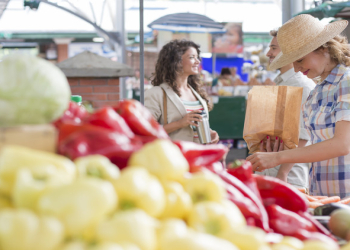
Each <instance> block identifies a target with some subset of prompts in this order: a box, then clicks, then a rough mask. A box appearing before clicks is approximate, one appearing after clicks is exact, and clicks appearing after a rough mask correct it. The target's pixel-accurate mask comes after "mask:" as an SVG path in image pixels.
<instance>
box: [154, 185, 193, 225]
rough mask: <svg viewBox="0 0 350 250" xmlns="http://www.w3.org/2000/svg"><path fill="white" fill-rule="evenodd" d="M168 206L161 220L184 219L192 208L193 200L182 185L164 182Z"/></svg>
mask: <svg viewBox="0 0 350 250" xmlns="http://www.w3.org/2000/svg"><path fill="white" fill-rule="evenodd" d="M162 185H163V188H164V191H165V197H166V205H165V209H164V211H163V213H162V214H161V216H160V218H179V219H184V218H185V216H186V215H187V214H188V213H189V211H190V210H191V208H192V200H191V197H190V195H189V194H188V193H186V192H185V190H184V189H183V187H182V185H181V184H180V183H178V182H175V181H165V182H162Z"/></svg>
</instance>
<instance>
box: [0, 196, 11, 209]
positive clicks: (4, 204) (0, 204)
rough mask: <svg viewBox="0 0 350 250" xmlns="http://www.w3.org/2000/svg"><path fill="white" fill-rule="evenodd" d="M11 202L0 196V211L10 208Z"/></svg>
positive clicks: (7, 198)
mask: <svg viewBox="0 0 350 250" xmlns="http://www.w3.org/2000/svg"><path fill="white" fill-rule="evenodd" d="M12 207H13V205H12V202H11V199H10V197H7V196H3V195H0V211H1V210H2V209H5V208H12Z"/></svg>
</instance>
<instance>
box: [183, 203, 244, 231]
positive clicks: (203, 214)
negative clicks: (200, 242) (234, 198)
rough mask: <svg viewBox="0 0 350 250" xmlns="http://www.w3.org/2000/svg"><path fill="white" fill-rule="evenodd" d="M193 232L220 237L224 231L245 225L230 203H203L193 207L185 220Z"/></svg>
mask: <svg viewBox="0 0 350 250" xmlns="http://www.w3.org/2000/svg"><path fill="white" fill-rule="evenodd" d="M187 222H188V225H189V226H190V227H191V228H193V229H194V230H196V231H198V232H202V233H208V234H212V235H215V236H218V237H220V235H221V234H225V232H226V231H230V230H231V229H239V228H242V227H245V226H246V225H247V223H246V220H245V218H244V216H243V214H242V213H241V211H240V210H239V209H238V208H237V206H236V205H234V204H233V203H232V202H229V201H224V202H222V203H218V202H213V201H205V202H200V203H197V204H196V205H194V207H193V209H192V210H191V212H190V213H189V215H188V218H187Z"/></svg>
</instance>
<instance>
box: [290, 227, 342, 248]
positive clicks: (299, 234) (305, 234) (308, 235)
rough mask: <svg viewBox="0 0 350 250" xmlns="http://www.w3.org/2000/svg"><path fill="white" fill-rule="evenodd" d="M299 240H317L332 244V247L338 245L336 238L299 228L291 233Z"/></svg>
mask: <svg viewBox="0 0 350 250" xmlns="http://www.w3.org/2000/svg"><path fill="white" fill-rule="evenodd" d="M291 236H293V237H295V238H297V239H299V240H302V241H304V240H319V241H323V242H325V243H327V245H334V248H332V249H336V248H337V247H338V243H336V242H337V239H336V238H335V237H334V236H333V235H330V236H327V235H324V234H322V233H319V232H309V231H307V230H305V229H299V230H297V231H296V232H295V233H294V234H293V235H291Z"/></svg>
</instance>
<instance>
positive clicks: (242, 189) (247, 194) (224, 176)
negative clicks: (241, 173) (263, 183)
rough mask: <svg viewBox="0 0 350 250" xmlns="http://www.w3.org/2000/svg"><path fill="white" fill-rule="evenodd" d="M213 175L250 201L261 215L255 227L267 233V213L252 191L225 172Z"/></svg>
mask: <svg viewBox="0 0 350 250" xmlns="http://www.w3.org/2000/svg"><path fill="white" fill-rule="evenodd" d="M215 173H216V174H217V175H218V176H220V178H221V179H222V180H223V181H225V182H226V183H227V184H229V185H231V186H233V187H234V188H236V189H237V190H238V191H240V192H241V193H242V194H243V196H245V197H247V198H249V199H250V200H252V202H253V203H254V204H255V206H256V207H257V208H258V209H259V210H260V213H261V217H260V222H259V223H258V224H257V225H256V226H258V227H260V228H262V229H264V230H265V231H266V232H269V230H270V229H269V218H268V215H267V212H266V210H265V207H264V205H263V203H262V201H261V200H260V199H259V198H258V197H257V196H256V195H255V194H254V193H253V191H251V190H250V189H249V188H248V187H247V186H246V185H244V184H243V182H241V181H240V180H238V179H237V178H236V177H234V176H232V175H230V174H229V173H227V172H226V171H217V172H215Z"/></svg>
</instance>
